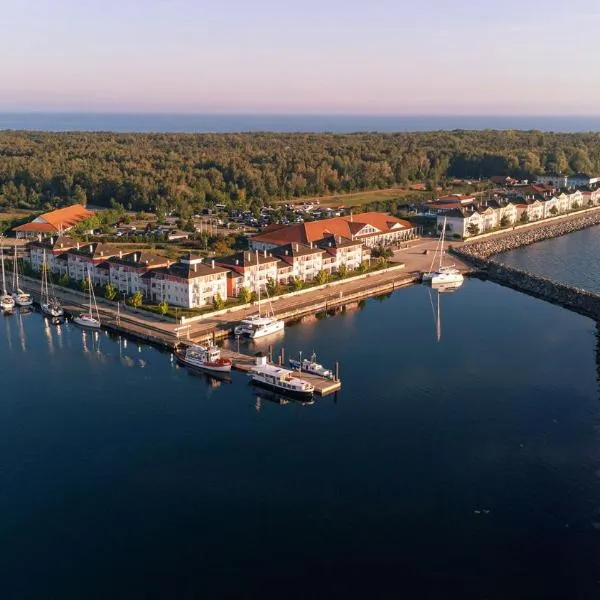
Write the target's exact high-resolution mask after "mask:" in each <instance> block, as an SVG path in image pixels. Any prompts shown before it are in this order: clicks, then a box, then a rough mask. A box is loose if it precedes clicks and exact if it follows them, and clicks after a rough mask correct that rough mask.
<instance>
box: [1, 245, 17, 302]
mask: <svg viewBox="0 0 600 600" xmlns="http://www.w3.org/2000/svg"><path fill="white" fill-rule="evenodd" d="M0 258H1V260H2V296H1V297H0V308H1V309H2V310H4V311H11V310H12V309H13V308H14V307H15V301H14V299H13V297H12V296H11V295H10V294H9V293H8V292H7V291H6V274H5V273H4V249H3V248H2V245H1V244H0Z"/></svg>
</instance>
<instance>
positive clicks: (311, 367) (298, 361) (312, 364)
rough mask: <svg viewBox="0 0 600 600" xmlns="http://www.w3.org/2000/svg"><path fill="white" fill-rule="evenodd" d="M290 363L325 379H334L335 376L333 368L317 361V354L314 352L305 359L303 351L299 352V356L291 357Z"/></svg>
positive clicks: (295, 367) (296, 367)
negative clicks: (327, 367)
mask: <svg viewBox="0 0 600 600" xmlns="http://www.w3.org/2000/svg"><path fill="white" fill-rule="evenodd" d="M289 363H290V366H292V367H294V369H298V370H300V371H304V372H305V373H311V374H312V375H318V376H319V377H323V378H324V379H334V377H335V376H334V374H333V371H332V370H331V369H326V368H325V367H324V366H323V365H322V364H320V363H318V362H317V355H316V354H315V353H314V352H313V353H312V354H311V357H310V359H308V358H304V359H303V358H302V352H299V353H298V358H290V359H289Z"/></svg>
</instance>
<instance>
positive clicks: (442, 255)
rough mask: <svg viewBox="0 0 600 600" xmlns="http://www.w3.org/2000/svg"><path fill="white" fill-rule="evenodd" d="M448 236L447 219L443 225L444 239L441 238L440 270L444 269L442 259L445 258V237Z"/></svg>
mask: <svg viewBox="0 0 600 600" xmlns="http://www.w3.org/2000/svg"><path fill="white" fill-rule="evenodd" d="M445 235H446V217H444V223H443V225H442V237H441V238H440V268H441V267H442V259H443V258H444V237H445Z"/></svg>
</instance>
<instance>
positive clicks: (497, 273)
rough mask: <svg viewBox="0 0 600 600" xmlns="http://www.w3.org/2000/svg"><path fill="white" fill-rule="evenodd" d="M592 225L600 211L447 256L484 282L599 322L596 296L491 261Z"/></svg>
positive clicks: (466, 247) (476, 244)
mask: <svg viewBox="0 0 600 600" xmlns="http://www.w3.org/2000/svg"><path fill="white" fill-rule="evenodd" d="M594 225H600V211H598V212H594V213H587V214H585V215H579V216H574V217H573V218H571V219H568V220H564V221H556V222H554V223H547V224H544V225H539V226H538V227H535V228H531V229H528V230H526V231H515V232H514V233H512V234H508V235H505V236H502V237H501V238H492V239H487V240H481V241H480V242H473V243H472V244H465V245H463V246H462V247H461V248H456V249H453V250H452V251H451V252H452V253H453V254H456V255H457V256H458V257H460V258H461V259H462V260H464V261H465V262H467V263H469V264H471V265H473V266H474V267H476V268H477V269H479V271H480V274H481V275H482V276H483V277H485V278H487V279H490V280H492V281H495V282H497V283H500V284H501V285H505V286H507V287H510V288H513V289H515V290H518V291H520V292H524V293H526V294H529V295H530V296H535V297H536V298H541V299H543V300H546V301H548V302H551V303H553V304H558V305H560V306H563V307H564V308H567V309H569V310H572V311H574V312H577V313H579V314H582V315H585V316H587V317H591V318H593V319H595V320H600V294H596V293H594V292H589V291H587V290H584V289H581V288H577V287H574V286H570V285H567V284H565V283H561V282H560V281H554V280H552V279H548V278H547V277H542V276H541V275H536V274H535V273H530V272H528V271H524V270H522V269H517V268H515V267H511V266H508V265H505V264H504V263H502V262H500V261H498V260H496V259H493V258H492V257H493V256H494V255H495V254H499V253H501V252H507V251H509V250H514V249H516V248H520V247H521V246H528V245H529V244H534V243H535V242H539V241H542V240H547V239H550V238H554V237H558V236H561V235H566V234H568V233H572V232H573V231H578V230H580V229H585V228H586V227H592V226H594Z"/></svg>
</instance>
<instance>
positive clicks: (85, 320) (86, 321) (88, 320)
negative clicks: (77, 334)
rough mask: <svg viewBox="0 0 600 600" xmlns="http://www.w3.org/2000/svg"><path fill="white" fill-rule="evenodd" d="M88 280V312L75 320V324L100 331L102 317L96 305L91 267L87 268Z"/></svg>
mask: <svg viewBox="0 0 600 600" xmlns="http://www.w3.org/2000/svg"><path fill="white" fill-rule="evenodd" d="M87 280H88V284H89V285H88V286H87V287H88V294H89V296H88V298H89V301H88V311H87V312H85V313H81V314H80V315H78V316H77V317H75V318H74V319H73V322H74V323H76V324H77V325H80V326H81V327H89V328H90V329H100V326H101V323H100V315H99V313H98V305H97V304H96V297H95V296H94V284H93V283H92V276H91V274H90V267H89V266H88V268H87Z"/></svg>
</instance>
